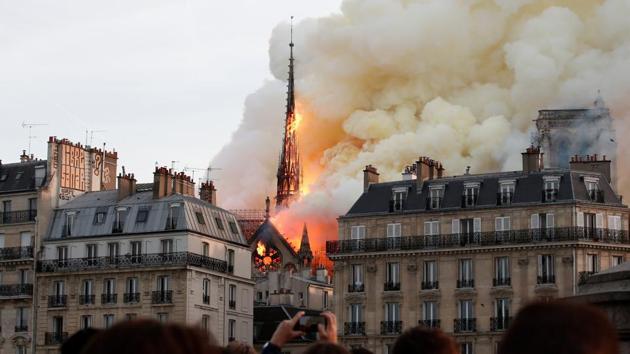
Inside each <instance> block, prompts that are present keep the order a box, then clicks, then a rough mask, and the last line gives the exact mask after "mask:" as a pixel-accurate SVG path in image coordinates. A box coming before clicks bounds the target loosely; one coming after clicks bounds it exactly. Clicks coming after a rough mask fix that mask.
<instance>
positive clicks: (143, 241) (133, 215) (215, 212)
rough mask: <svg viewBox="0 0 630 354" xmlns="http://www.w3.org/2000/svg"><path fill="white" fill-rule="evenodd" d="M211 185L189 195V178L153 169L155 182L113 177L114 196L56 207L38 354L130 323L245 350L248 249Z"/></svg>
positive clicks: (39, 304)
mask: <svg viewBox="0 0 630 354" xmlns="http://www.w3.org/2000/svg"><path fill="white" fill-rule="evenodd" d="M210 187H211V185H210V184H203V185H202V190H201V191H200V195H201V196H202V197H203V198H205V199H206V200H202V199H199V198H195V197H194V196H193V194H194V188H195V187H194V183H193V182H192V180H191V179H190V177H188V176H185V175H184V174H182V173H179V174H173V173H172V171H170V170H167V169H166V168H156V170H155V173H154V182H153V183H149V184H136V181H135V179H134V177H133V175H128V174H123V175H119V177H118V188H117V189H115V190H107V191H99V192H90V193H85V194H83V195H81V196H78V197H76V198H74V199H73V200H72V201H70V202H68V203H65V204H64V205H63V206H60V207H58V208H56V209H55V210H54V211H53V216H52V220H51V222H50V225H49V227H48V230H47V232H46V235H45V238H44V239H43V241H42V255H41V261H39V264H38V273H37V284H38V288H39V289H40V293H39V296H38V297H37V301H36V310H37V318H36V324H37V329H36V334H35V341H36V351H37V352H38V353H48V352H56V350H58V346H59V344H60V343H61V342H62V341H63V340H64V339H65V338H67V337H68V336H69V335H71V334H72V333H73V332H75V331H77V330H79V329H81V328H86V327H95V328H107V327H110V326H112V325H113V324H114V323H116V322H117V321H124V320H128V319H133V318H138V317H148V318H154V319H157V320H159V321H174V322H179V323H185V324H189V325H198V326H200V327H202V328H204V329H206V330H208V331H209V332H211V333H212V334H213V335H214V336H215V337H216V339H217V340H218V342H219V343H220V344H227V342H228V341H230V340H234V339H237V340H241V341H245V342H249V343H251V340H252V328H253V291H254V290H253V289H254V283H253V281H252V280H251V252H250V249H249V247H248V245H247V242H246V240H245V238H244V237H243V235H242V233H241V231H240V228H239V227H238V224H237V222H236V219H235V218H234V216H233V215H232V214H231V213H229V212H227V211H226V210H223V209H221V208H219V207H217V206H216V205H213V204H212V202H213V201H215V200H216V199H215V196H214V193H215V191H216V190H214V188H210Z"/></svg>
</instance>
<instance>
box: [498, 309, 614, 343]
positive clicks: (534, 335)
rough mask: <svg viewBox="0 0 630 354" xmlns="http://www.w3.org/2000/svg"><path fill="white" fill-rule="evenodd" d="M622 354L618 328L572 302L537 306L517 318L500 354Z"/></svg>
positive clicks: (598, 311)
mask: <svg viewBox="0 0 630 354" xmlns="http://www.w3.org/2000/svg"><path fill="white" fill-rule="evenodd" d="M531 353H536V354H618V353H619V344H618V340H617V335H616V332H615V329H614V327H613V326H612V324H611V323H610V321H609V320H608V318H607V317H606V314H605V313H604V312H602V311H601V310H599V309H597V308H595V307H593V306H590V305H581V304H573V303H569V302H564V301H563V302H560V301H557V302H548V303H534V304H530V305H527V306H525V307H524V308H523V309H521V311H520V312H519V313H518V314H517V315H516V318H515V319H514V321H513V322H512V323H511V324H510V327H509V328H508V331H507V332H506V333H505V336H504V337H503V339H502V340H501V342H500V344H499V351H498V354H531Z"/></svg>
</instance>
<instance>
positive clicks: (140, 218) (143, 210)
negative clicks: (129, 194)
mask: <svg viewBox="0 0 630 354" xmlns="http://www.w3.org/2000/svg"><path fill="white" fill-rule="evenodd" d="M148 218H149V208H148V207H140V208H139V209H138V214H136V223H142V222H146V221H147V219H148Z"/></svg>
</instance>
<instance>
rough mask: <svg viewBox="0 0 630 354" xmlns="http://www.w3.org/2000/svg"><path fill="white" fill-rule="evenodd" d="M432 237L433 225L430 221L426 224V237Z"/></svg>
mask: <svg viewBox="0 0 630 354" xmlns="http://www.w3.org/2000/svg"><path fill="white" fill-rule="evenodd" d="M429 235H431V223H430V222H428V221H425V222H424V236H429Z"/></svg>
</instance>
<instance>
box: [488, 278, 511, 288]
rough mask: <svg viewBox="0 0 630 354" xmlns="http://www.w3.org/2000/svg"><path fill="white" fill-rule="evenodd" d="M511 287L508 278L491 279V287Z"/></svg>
mask: <svg viewBox="0 0 630 354" xmlns="http://www.w3.org/2000/svg"><path fill="white" fill-rule="evenodd" d="M511 285H512V279H511V278H509V277H503V278H493V279H492V286H495V287H496V286H511Z"/></svg>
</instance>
